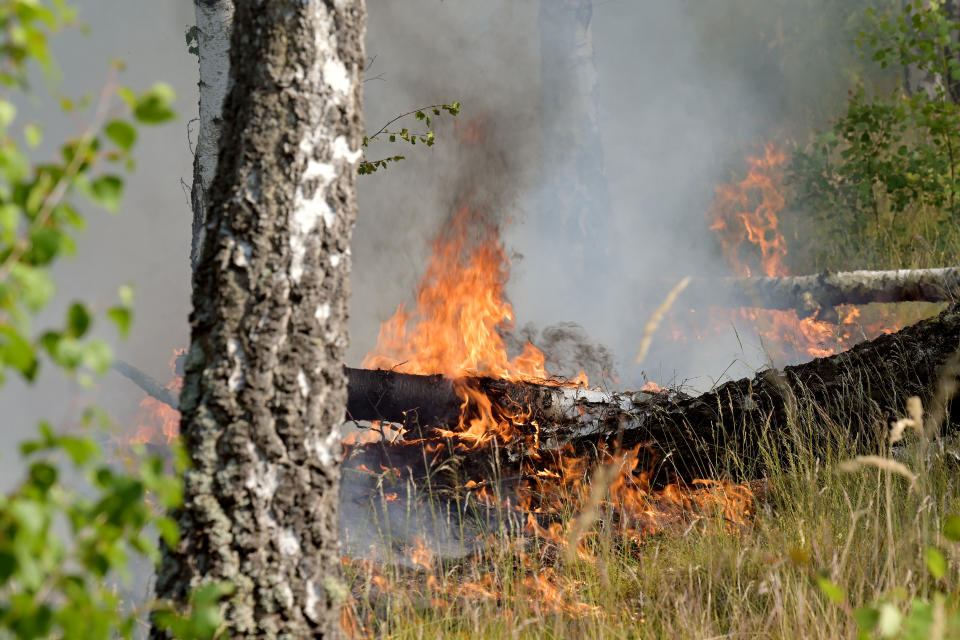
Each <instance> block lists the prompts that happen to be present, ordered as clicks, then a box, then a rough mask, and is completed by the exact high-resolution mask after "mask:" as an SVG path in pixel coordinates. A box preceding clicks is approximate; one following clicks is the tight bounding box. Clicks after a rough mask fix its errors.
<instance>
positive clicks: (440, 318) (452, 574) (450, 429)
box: [341, 207, 754, 633]
mask: <svg viewBox="0 0 960 640" xmlns="http://www.w3.org/2000/svg"><path fill="white" fill-rule="evenodd" d="M508 275H509V262H508V259H507V256H506V253H505V252H504V250H503V247H502V245H501V243H500V241H499V235H498V229H497V227H496V226H495V225H493V224H492V223H490V222H488V221H487V220H485V219H484V218H483V216H482V215H481V213H480V212H478V211H476V210H474V209H471V208H469V207H463V208H461V209H460V210H459V211H458V213H457V214H456V215H455V216H453V217H452V218H451V220H450V222H449V223H448V225H447V226H446V227H445V228H444V229H443V230H442V231H441V232H440V233H439V234H438V236H437V237H436V239H435V240H434V244H433V255H432V258H431V260H430V262H429V264H428V267H427V269H426V272H425V274H424V276H423V279H422V280H421V283H420V286H419V288H418V292H417V305H416V308H415V309H413V310H408V309H407V308H406V307H405V306H404V305H401V306H400V307H399V308H398V309H397V311H396V313H395V314H394V316H393V317H392V318H391V319H389V320H388V321H387V322H385V323H384V324H383V325H382V327H381V331H380V336H379V340H378V345H377V348H376V349H375V350H374V351H373V352H371V353H370V354H368V356H367V358H366V359H365V361H364V363H363V366H364V367H365V368H382V369H388V370H391V371H394V372H399V373H404V374H437V373H440V374H443V375H444V376H445V377H447V378H449V379H450V380H452V381H453V382H452V385H453V389H454V391H455V392H456V394H457V396H458V397H459V398H460V402H461V405H460V414H459V418H458V420H457V423H456V424H446V425H437V424H419V423H418V422H417V421H416V420H414V421H413V422H410V423H408V424H405V425H403V426H399V425H392V426H388V427H387V428H386V430H384V427H383V426H381V425H379V424H374V425H373V426H372V428H373V429H374V430H375V433H376V435H374V436H372V437H371V436H370V435H369V434H368V435H365V436H364V437H362V438H356V437H355V438H348V439H347V440H346V441H345V443H344V483H343V494H342V499H341V505H342V512H341V516H342V521H343V522H344V523H345V524H344V538H345V541H346V544H347V545H348V549H350V551H351V553H350V556H351V557H352V558H359V559H362V560H350V561H348V565H349V566H350V570H351V571H352V572H355V573H356V574H357V575H360V574H363V575H364V576H365V578H364V579H363V580H360V581H359V582H358V584H362V585H365V586H364V590H365V591H364V593H354V597H355V603H359V604H358V605H357V606H356V607H355V608H354V609H352V610H351V611H352V617H351V620H350V621H349V623H350V624H351V625H352V628H353V629H354V631H356V632H357V633H362V632H363V631H364V630H366V631H370V628H369V627H368V626H367V624H368V623H370V621H372V620H374V619H376V617H377V608H378V607H379V606H381V604H382V603H383V602H386V601H388V600H389V597H390V595H391V594H390V591H391V589H396V588H397V586H396V585H397V584H401V583H402V584H406V585H407V586H408V587H410V588H411V589H412V592H414V593H419V594H420V597H421V598H422V599H423V602H424V603H428V604H430V605H432V606H439V605H441V604H443V603H453V602H456V601H458V600H461V599H478V598H481V599H485V600H489V601H495V602H504V601H505V600H510V599H511V598H518V597H529V598H535V599H536V601H537V602H539V603H541V604H540V606H542V607H544V608H545V609H547V610H549V611H553V612H555V613H562V614H567V615H574V616H595V615H601V611H600V610H599V609H598V608H597V607H596V606H594V605H592V604H590V602H589V598H586V597H585V596H584V595H583V594H582V593H581V591H582V589H583V587H584V583H580V582H579V581H577V580H575V579H572V578H570V577H569V575H568V574H567V573H566V572H558V571H557V568H556V567H557V565H558V563H562V562H566V563H571V562H586V563H590V562H592V560H593V559H594V557H595V555H596V553H597V550H598V549H600V548H601V547H603V545H599V544H598V540H599V539H600V538H604V539H606V540H610V539H615V540H616V545H617V546H618V547H620V548H623V549H627V548H639V545H640V543H641V541H642V540H644V539H645V538H646V537H648V536H650V535H654V534H659V533H669V532H674V533H680V532H682V531H684V530H686V529H688V528H689V527H691V526H693V524H694V523H696V522H698V521H704V520H707V521H710V522H721V523H723V524H724V526H727V527H730V528H733V529H738V528H740V527H745V526H748V524H749V520H750V517H751V513H752V510H753V508H754V507H753V503H754V493H753V491H752V490H751V488H750V487H749V486H747V485H743V484H735V483H731V482H727V481H723V480H705V479H700V480H696V479H695V480H692V481H688V482H681V481H680V480H679V478H677V477H674V476H672V475H671V474H665V475H664V474H662V473H660V472H658V470H659V469H661V466H660V465H659V462H660V460H659V458H660V457H661V454H660V453H659V452H658V451H657V450H656V449H655V447H653V446H652V443H651V442H643V441H641V442H632V443H631V444H629V445H627V444H624V441H623V440H622V439H621V438H620V437H619V436H618V435H617V425H616V423H615V420H616V419H617V418H616V416H612V415H611V416H606V415H602V412H603V410H602V409H601V410H600V411H601V413H600V414H598V415H595V416H589V417H590V418H591V420H584V421H583V422H584V424H586V423H592V424H603V425H604V427H605V430H604V431H603V433H600V434H597V435H596V437H591V436H590V434H586V435H584V437H578V438H577V439H576V443H574V442H572V441H569V440H568V439H564V438H559V437H558V435H557V432H558V428H559V427H560V426H561V425H569V424H570V423H571V422H573V423H576V422H577V418H578V417H583V414H585V413H588V412H590V411H594V410H595V407H597V406H606V405H609V404H610V397H608V396H606V395H605V394H604V392H602V391H599V390H596V389H590V388H589V387H588V384H589V381H588V378H587V375H586V373H585V372H584V371H582V370H581V371H580V372H579V374H578V375H577V376H575V377H574V378H573V379H564V378H560V377H557V376H553V375H552V372H551V371H549V370H548V369H547V362H548V361H549V360H553V361H555V362H556V361H561V360H562V361H564V362H567V361H569V360H570V358H569V357H567V356H561V357H556V356H554V357H551V358H548V356H547V355H545V354H544V352H543V351H541V350H540V349H539V348H537V347H536V346H534V344H533V343H532V342H529V341H523V340H522V339H518V335H517V333H515V332H514V328H515V327H514V315H513V310H512V307H511V305H510V304H509V302H507V301H506V299H505V298H504V294H503V291H504V286H505V284H506V281H507V278H508ZM571 332H572V333H571ZM576 333H577V332H576V331H575V330H574V329H572V328H571V327H561V328H558V329H557V330H556V331H553V332H552V333H551V332H547V334H549V335H548V336H547V337H548V338H549V337H550V336H552V341H553V342H555V343H557V344H564V345H566V346H568V347H569V343H570V339H569V338H570V336H574V335H576ZM521 335H522V334H521ZM508 346H510V347H512V349H511V348H508ZM588 351H590V350H589V349H588ZM590 354H593V355H597V356H599V357H598V358H597V359H598V360H601V361H602V360H603V357H604V356H606V358H607V359H608V360H609V354H607V353H606V352H604V351H602V350H600V351H597V350H596V349H594V350H593V351H590ZM590 354H586V355H590ZM582 355H584V354H582ZM673 393H675V392H671V391H667V390H658V391H652V392H640V393H639V395H640V396H642V398H641V397H637V396H636V395H631V394H623V395H619V396H617V399H616V403H617V404H618V406H619V407H620V409H621V411H620V413H617V414H616V415H617V416H622V415H624V414H628V413H629V411H630V409H631V407H632V406H633V405H632V403H634V402H639V401H649V400H651V399H653V398H657V397H659V398H660V399H661V400H662V401H663V402H669V401H670V398H671V394H673ZM601 399H602V400H604V402H600V400H601ZM611 421H613V422H611ZM608 422H610V423H609V424H608ZM505 553H506V554H508V555H509V556H510V559H511V560H510V562H511V564H512V565H513V566H515V567H517V568H519V569H520V573H521V574H522V577H521V578H520V579H519V581H517V582H515V583H513V584H510V585H507V584H506V583H505V577H504V576H503V575H502V574H501V573H500V572H498V571H497V570H496V563H491V562H490V557H491V554H494V555H497V554H499V557H500V559H501V560H502V556H503V554H505ZM398 571H400V572H403V573H402V575H400V574H398V573H397V572H398ZM391 572H392V575H393V577H392V579H390V580H387V579H386V578H385V577H384V573H391ZM511 576H512V577H511V579H513V578H515V577H516V575H515V574H511ZM404 590H405V591H407V590H408V589H407V587H404ZM378 603H380V604H378ZM505 606H506V605H505ZM507 608H509V607H507Z"/></svg>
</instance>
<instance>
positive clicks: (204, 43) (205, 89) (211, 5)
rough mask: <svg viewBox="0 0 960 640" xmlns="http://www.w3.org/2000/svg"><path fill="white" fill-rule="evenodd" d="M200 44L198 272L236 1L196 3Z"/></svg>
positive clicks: (194, 242)
mask: <svg viewBox="0 0 960 640" xmlns="http://www.w3.org/2000/svg"><path fill="white" fill-rule="evenodd" d="M194 8H195V10H196V16H197V25H196V43H197V55H198V57H199V59H200V82H199V87H200V115H199V127H198V133H197V146H196V149H195V155H194V159H193V188H192V190H191V200H192V205H193V233H192V238H191V244H190V267H191V269H192V270H196V268H197V263H198V262H199V260H200V247H201V246H203V236H204V226H205V224H206V220H207V191H208V190H209V188H210V185H211V184H212V183H213V176H214V175H215V174H216V172H217V155H218V153H219V151H220V132H221V131H222V129H223V116H222V111H223V100H224V98H225V97H226V95H227V89H228V87H229V83H230V34H231V31H232V28H233V13H234V6H233V0H194Z"/></svg>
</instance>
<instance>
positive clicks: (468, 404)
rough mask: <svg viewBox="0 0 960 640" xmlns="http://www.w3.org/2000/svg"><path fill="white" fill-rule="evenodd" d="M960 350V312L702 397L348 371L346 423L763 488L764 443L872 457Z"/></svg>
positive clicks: (396, 446) (728, 385)
mask: <svg viewBox="0 0 960 640" xmlns="http://www.w3.org/2000/svg"><path fill="white" fill-rule="evenodd" d="M958 345H960V306H953V307H951V308H950V309H948V310H946V311H944V312H942V313H941V314H940V315H938V316H936V317H934V318H930V319H928V320H925V321H923V322H920V323H918V324H916V325H913V326H910V327H907V328H905V329H903V330H901V331H899V332H897V333H895V334H889V335H883V336H881V337H879V338H877V339H875V340H872V341H868V342H864V343H861V344H859V345H856V346H855V347H853V348H852V349H850V350H849V351H846V352H843V353H840V354H838V355H835V356H831V357H829V358H819V359H816V360H813V361H811V362H807V363H805V364H800V365H796V366H790V367H786V368H785V369H784V370H783V371H782V372H778V371H774V370H766V371H763V372H761V373H759V374H757V375H756V376H755V377H754V378H752V379H750V378H744V379H741V380H735V381H730V382H727V383H725V384H722V385H720V386H718V387H717V388H715V389H713V390H712V391H709V392H707V393H704V394H702V395H699V396H696V397H693V396H689V395H686V394H684V393H681V392H677V391H658V392H651V393H648V392H643V391H640V392H605V391H600V390H595V389H585V388H580V387H572V386H564V385H562V384H550V383H548V382H546V381H545V382H542V383H538V382H526V381H512V380H506V379H495V378H482V377H476V378H460V379H457V380H450V379H447V378H444V377H442V376H439V375H434V376H426V375H412V374H405V373H398V372H394V371H380V370H364V369H352V368H347V369H346V373H347V377H348V380H349V383H348V392H349V401H348V405H347V412H348V416H347V417H348V419H352V420H381V421H387V422H394V423H399V424H403V425H405V426H406V433H405V437H406V438H407V439H408V440H410V439H422V438H428V439H435V440H437V441H442V440H444V439H445V438H447V439H449V438H455V439H458V440H461V441H462V442H464V443H466V444H468V445H470V446H475V445H477V444H481V443H484V442H491V441H493V440H497V441H498V442H500V443H502V444H503V445H504V447H503V449H502V450H503V451H504V453H506V454H507V455H508V456H513V457H518V456H520V457H522V456H527V455H531V454H533V455H536V454H539V453H545V454H549V453H550V452H553V453H557V452H560V451H563V450H569V449H570V448H572V449H573V450H574V451H576V452H577V453H578V454H582V453H584V452H587V451H589V450H591V449H592V450H596V449H597V447H598V446H605V447H607V448H608V449H612V448H618V447H619V448H631V447H636V446H638V445H643V447H644V449H645V450H646V451H647V457H646V463H649V465H650V466H651V468H653V469H654V477H655V478H659V479H660V481H666V480H668V479H692V478H697V477H715V476H716V475H717V474H718V473H722V472H723V470H724V468H725V467H724V460H725V459H727V458H726V456H727V454H730V453H733V454H735V456H736V458H737V459H738V460H740V461H742V463H743V465H744V466H743V467H742V468H741V469H739V471H738V474H742V475H744V476H758V475H760V474H762V472H763V470H762V468H761V463H760V461H759V460H758V454H759V451H760V449H761V445H763V443H765V442H766V443H771V444H773V445H775V446H780V445H788V446H792V447H799V446H808V447H811V448H814V449H815V448H822V447H825V446H829V445H830V443H831V438H833V439H834V440H833V441H834V442H836V441H839V440H840V439H846V440H847V441H852V442H854V443H856V444H859V445H862V446H863V447H864V448H865V449H870V448H871V447H872V446H874V445H875V444H876V442H877V441H878V438H879V437H880V436H881V435H882V433H883V432H884V429H885V425H886V424H887V422H888V420H889V419H890V418H891V417H892V416H895V415H899V414H900V413H901V412H902V408H903V406H904V403H905V400H906V398H907V397H909V396H913V395H918V396H920V397H921V398H923V399H924V401H925V403H927V402H928V401H929V399H930V398H931V396H932V393H933V389H934V387H935V386H936V383H937V381H938V379H939V378H940V376H941V375H946V374H943V371H942V370H943V368H944V364H945V363H946V362H947V360H948V358H950V356H951V355H952V354H954V353H955V352H956V351H957V347H958ZM121 372H122V373H125V375H126V374H127V372H126V371H121ZM947 374H948V375H950V376H954V375H955V372H947ZM133 379H134V381H135V382H137V383H138V384H140V385H141V387H142V388H144V390H145V391H147V392H148V393H153V392H151V391H150V389H148V387H150V388H152V386H151V385H144V384H141V380H142V376H137V377H134V378H133ZM156 386H157V387H158V388H162V387H161V386H160V385H159V384H157V385H156ZM154 391H155V390H154ZM164 391H166V390H164ZM168 393H169V392H168ZM155 397H157V396H155ZM480 397H483V398H487V399H489V401H490V405H491V406H490V407H489V408H488V409H486V411H487V412H488V413H487V414H486V415H487V416H488V417H489V418H491V419H490V420H487V421H486V423H485V426H484V431H482V432H472V433H470V432H469V427H470V425H471V424H473V423H474V422H475V421H476V420H477V419H478V417H479V416H480V414H481V413H482V411H481V409H482V407H478V406H477V404H476V402H475V401H474V400H471V398H480ZM464 398H467V399H468V400H466V401H465V400H464ZM160 399H162V398H160ZM461 406H463V407H464V408H463V410H462V415H461ZM932 409H933V410H934V411H936V410H937V409H941V410H942V409H943V407H936V406H934V407H932ZM798 412H800V413H803V414H807V415H809V416H810V417H811V418H812V422H813V423H816V424H818V425H822V426H824V427H825V428H824V429H823V430H821V432H820V433H819V434H814V433H804V434H803V435H802V436H801V435H798V433H797V432H796V431H795V430H792V427H791V425H794V426H795V423H796V421H795V420H792V417H793V416H796V415H797V413H798ZM497 425H499V427H500V428H499V429H497V428H495V427H496V426H497ZM491 427H494V428H491ZM831 429H832V430H831ZM458 430H459V432H458ZM378 445H379V446H380V447H381V448H382V449H384V455H385V456H386V457H387V458H391V459H396V458H404V457H408V456H404V455H402V454H401V453H400V452H399V449H402V448H404V447H406V446H407V443H405V442H397V443H393V444H389V443H378ZM391 447H392V448H394V449H395V451H394V452H393V455H391V452H390V449H391ZM477 448H478V450H480V449H482V447H477ZM371 467H372V468H376V465H373V464H371Z"/></svg>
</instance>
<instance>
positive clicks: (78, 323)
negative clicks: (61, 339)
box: [67, 302, 93, 338]
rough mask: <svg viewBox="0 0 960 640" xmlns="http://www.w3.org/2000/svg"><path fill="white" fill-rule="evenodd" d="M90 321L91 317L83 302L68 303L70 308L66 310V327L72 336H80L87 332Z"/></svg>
mask: <svg viewBox="0 0 960 640" xmlns="http://www.w3.org/2000/svg"><path fill="white" fill-rule="evenodd" d="M92 321H93V318H92V317H91V315H90V312H89V311H88V310H87V308H86V306H84V305H83V303H80V302H74V303H73V304H71V305H70V309H69V310H68V311H67V327H68V329H69V330H70V335H72V336H73V337H74V338H82V337H83V336H84V334H86V333H87V329H89V328H90V323H91V322H92Z"/></svg>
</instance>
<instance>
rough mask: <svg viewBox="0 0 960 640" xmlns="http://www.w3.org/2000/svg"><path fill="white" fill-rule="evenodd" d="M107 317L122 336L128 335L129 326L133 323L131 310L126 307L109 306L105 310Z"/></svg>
mask: <svg viewBox="0 0 960 640" xmlns="http://www.w3.org/2000/svg"><path fill="white" fill-rule="evenodd" d="M107 318H108V319H109V320H110V321H111V322H113V324H114V325H115V326H116V327H117V331H119V332H120V335H121V336H122V337H124V338H126V337H128V336H129V335H130V326H131V325H132V324H133V312H132V311H131V310H130V309H129V308H127V307H111V308H110V309H108V310H107Z"/></svg>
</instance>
